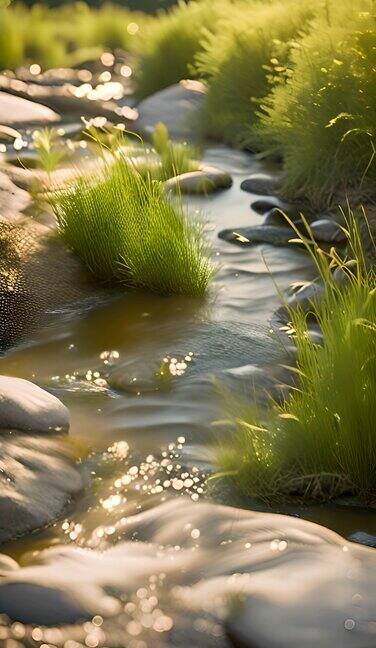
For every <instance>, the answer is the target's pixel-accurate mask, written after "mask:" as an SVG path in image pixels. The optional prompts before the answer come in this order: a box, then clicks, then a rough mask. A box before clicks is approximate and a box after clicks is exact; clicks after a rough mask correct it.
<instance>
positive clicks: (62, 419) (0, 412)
mask: <svg viewBox="0 0 376 648" xmlns="http://www.w3.org/2000/svg"><path fill="white" fill-rule="evenodd" d="M68 428H69V411H68V409H67V407H65V405H63V403H62V402H61V401H60V400H59V399H58V398H56V396H53V395H52V394H50V393H49V392H46V391H45V390H44V389H41V388H40V387H38V385H35V384H34V383H32V382H29V381H28V380H23V379H22V378H13V377H11V376H0V429H12V430H23V431H26V432H56V431H58V432H61V431H66V430H68Z"/></svg>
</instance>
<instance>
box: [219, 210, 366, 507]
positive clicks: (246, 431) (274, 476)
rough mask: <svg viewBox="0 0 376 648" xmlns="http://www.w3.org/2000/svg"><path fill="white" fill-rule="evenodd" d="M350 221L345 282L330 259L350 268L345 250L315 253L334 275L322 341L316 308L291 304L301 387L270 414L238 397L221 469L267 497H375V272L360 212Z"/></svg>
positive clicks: (323, 309)
mask: <svg viewBox="0 0 376 648" xmlns="http://www.w3.org/2000/svg"><path fill="white" fill-rule="evenodd" d="M349 224H350V230H349V235H350V239H351V245H350V248H351V249H352V256H353V257H354V256H355V257H356V258H357V262H358V265H357V271H356V272H355V273H349V274H348V275H347V277H348V278H347V280H346V281H345V285H344V287H342V288H340V287H339V286H338V284H336V283H335V282H334V281H333V279H331V277H332V275H331V267H330V266H332V267H333V266H334V265H336V264H338V267H340V268H342V271H343V272H346V269H345V266H344V264H343V262H342V261H341V260H340V259H339V257H337V255H336V254H335V253H334V252H333V253H332V256H329V257H327V256H326V255H325V254H323V253H322V252H319V250H318V249H316V250H315V252H314V253H313V254H314V255H315V258H316V261H317V265H318V268H319V269H320V272H321V275H322V277H323V279H324V280H325V281H326V294H325V297H324V299H323V301H322V303H320V304H312V311H313V312H314V314H315V316H316V318H317V320H318V323H319V324H320V327H321V330H322V332H323V335H324V345H323V346H320V345H317V344H314V343H313V342H312V341H311V339H310V337H309V335H308V328H307V316H306V315H305V314H304V313H303V312H301V311H292V312H291V320H292V329H293V331H294V341H295V344H296V346H297V369H296V371H297V374H296V375H297V376H298V380H297V384H296V388H295V389H293V390H292V391H291V392H290V395H289V396H288V397H287V399H286V400H285V401H284V402H283V403H282V404H277V403H275V402H271V403H270V405H269V408H268V410H267V411H266V413H261V412H259V411H257V409H256V408H255V406H253V405H252V404H250V403H245V402H238V401H236V400H234V399H231V398H230V399H229V403H230V405H229V407H230V412H231V416H230V419H231V422H232V424H233V425H234V424H235V427H236V432H235V438H233V439H232V440H231V445H230V446H229V447H223V448H222V449H220V451H219V453H218V461H219V466H220V470H221V473H220V474H225V475H228V476H230V477H231V478H232V479H234V481H235V483H236V485H237V486H238V487H239V488H240V489H241V490H242V491H243V492H245V493H247V495H251V496H253V497H257V498H259V499H261V500H264V501H266V502H268V503H270V502H275V501H281V500H285V499H288V498H292V497H295V498H300V499H307V500H311V499H331V498H333V497H336V496H338V495H341V494H343V493H351V494H354V495H356V496H358V497H359V498H361V499H362V500H365V501H369V502H371V501H372V502H374V501H375V500H376V473H375V462H376V442H375V441H376V440H375V434H376V430H375V420H376V418H375V417H376V399H375V390H376V276H375V273H374V271H367V270H366V268H365V264H364V260H363V255H362V251H361V245H360V237H359V233H358V226H357V224H356V221H355V220H354V219H353V218H352V217H351V219H350V221H349Z"/></svg>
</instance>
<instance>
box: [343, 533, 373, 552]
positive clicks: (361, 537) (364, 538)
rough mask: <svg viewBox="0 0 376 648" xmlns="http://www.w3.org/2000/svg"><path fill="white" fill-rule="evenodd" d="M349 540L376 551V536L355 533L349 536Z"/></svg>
mask: <svg viewBox="0 0 376 648" xmlns="http://www.w3.org/2000/svg"><path fill="white" fill-rule="evenodd" d="M349 540H351V542H357V543H358V544H362V545H366V546H367V547H373V548H375V549H376V536H375V535H371V534H370V533H366V532H365V531H355V533H352V534H351V535H350V536H349Z"/></svg>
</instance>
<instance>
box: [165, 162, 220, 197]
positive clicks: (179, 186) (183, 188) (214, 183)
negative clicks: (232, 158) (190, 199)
mask: <svg viewBox="0 0 376 648" xmlns="http://www.w3.org/2000/svg"><path fill="white" fill-rule="evenodd" d="M231 185H232V179H231V176H230V174H229V173H227V172H226V171H221V170H220V169H216V168H215V167H209V166H203V167H202V168H201V169H200V170H198V171H191V172H189V173H182V174H181V175H178V176H175V177H174V178H170V179H169V180H167V182H165V187H166V189H167V190H170V191H172V192H173V193H179V192H181V193H183V194H208V193H213V192H214V191H217V190H219V189H229V188H230V187H231Z"/></svg>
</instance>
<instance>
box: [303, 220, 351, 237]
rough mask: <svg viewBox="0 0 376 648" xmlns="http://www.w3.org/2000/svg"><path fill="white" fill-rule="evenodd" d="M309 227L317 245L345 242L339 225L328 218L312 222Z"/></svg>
mask: <svg viewBox="0 0 376 648" xmlns="http://www.w3.org/2000/svg"><path fill="white" fill-rule="evenodd" d="M310 227H311V231H312V235H313V238H314V239H315V240H316V241H318V242H319V243H342V242H343V241H345V240H346V235H345V234H344V232H343V230H342V229H341V227H340V225H338V223H336V222H335V221H333V220H329V219H328V218H321V219H320V220H316V221H313V222H312V223H311V226H310Z"/></svg>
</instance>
